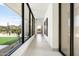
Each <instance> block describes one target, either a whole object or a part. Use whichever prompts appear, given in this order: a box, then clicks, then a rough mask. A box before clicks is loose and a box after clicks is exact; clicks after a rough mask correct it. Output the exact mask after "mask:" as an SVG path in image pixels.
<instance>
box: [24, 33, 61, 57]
mask: <svg viewBox="0 0 79 59" xmlns="http://www.w3.org/2000/svg"><path fill="white" fill-rule="evenodd" d="M23 55H24V56H62V55H61V54H60V53H59V52H58V51H53V50H52V49H51V48H50V47H49V45H48V43H47V41H46V39H44V37H42V35H41V34H38V35H37V36H36V38H35V39H34V40H33V41H32V43H31V45H30V46H29V48H28V49H27V51H26V52H25V53H24V54H23Z"/></svg>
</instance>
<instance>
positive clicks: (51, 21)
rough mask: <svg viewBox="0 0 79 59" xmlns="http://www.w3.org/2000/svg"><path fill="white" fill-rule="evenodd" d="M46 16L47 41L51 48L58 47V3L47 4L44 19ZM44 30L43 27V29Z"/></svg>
mask: <svg viewBox="0 0 79 59" xmlns="http://www.w3.org/2000/svg"><path fill="white" fill-rule="evenodd" d="M47 17H48V37H47V36H46V35H44V36H45V37H46V38H47V41H48V43H49V45H50V47H51V48H58V4H57V3H56V4H55V3H54V4H49V7H48V9H47V12H46V14H45V17H44V21H45V20H46V18H47ZM43 30H44V29H43Z"/></svg>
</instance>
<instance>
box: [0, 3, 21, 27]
mask: <svg viewBox="0 0 79 59" xmlns="http://www.w3.org/2000/svg"><path fill="white" fill-rule="evenodd" d="M7 23H9V25H17V26H18V25H20V24H21V17H20V16H19V15H18V14H17V13H15V12H14V11H13V10H11V9H10V8H8V6H6V5H5V4H2V3H1V4H0V25H2V26H7Z"/></svg>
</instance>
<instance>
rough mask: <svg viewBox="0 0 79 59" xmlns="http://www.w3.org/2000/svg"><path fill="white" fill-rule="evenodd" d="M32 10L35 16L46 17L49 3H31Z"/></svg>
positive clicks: (38, 17)
mask: <svg viewBox="0 0 79 59" xmlns="http://www.w3.org/2000/svg"><path fill="white" fill-rule="evenodd" d="M29 5H30V7H31V10H32V12H33V14H34V16H35V18H37V19H40V18H44V16H45V13H46V10H47V8H48V5H49V3H30V4H29Z"/></svg>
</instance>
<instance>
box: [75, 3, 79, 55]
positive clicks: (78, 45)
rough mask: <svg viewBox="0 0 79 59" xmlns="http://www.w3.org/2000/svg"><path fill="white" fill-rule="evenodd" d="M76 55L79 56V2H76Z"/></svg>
mask: <svg viewBox="0 0 79 59" xmlns="http://www.w3.org/2000/svg"><path fill="white" fill-rule="evenodd" d="M74 55H78V56H79V3H75V4H74Z"/></svg>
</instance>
